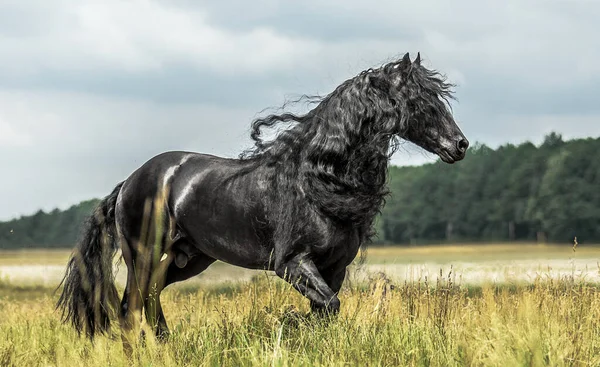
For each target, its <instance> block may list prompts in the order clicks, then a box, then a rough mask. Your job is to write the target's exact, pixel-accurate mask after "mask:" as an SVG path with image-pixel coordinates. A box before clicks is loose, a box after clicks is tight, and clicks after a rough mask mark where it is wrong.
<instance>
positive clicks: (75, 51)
mask: <svg viewBox="0 0 600 367" xmlns="http://www.w3.org/2000/svg"><path fill="white" fill-rule="evenodd" d="M599 20H600V3H598V2H592V1H583V0H581V1H577V0H573V1H569V2H568V3H567V2H563V1H554V0H547V1H527V2H525V1H518V0H509V1H505V2H493V3H490V2H483V1H475V0H460V1H453V2H449V1H441V0H435V1H427V0H424V1H419V2H411V3H406V2H398V1H395V0H385V1H380V2H378V3H377V5H373V3H368V2H360V1H353V0H350V1H349V0H332V1H327V2H323V1H320V0H306V1H303V2H283V1H275V0H256V1H253V2H247V1H241V0H235V1H228V2H189V1H166V0H164V1H149V0H127V1H123V0H106V1H103V2H96V1H92V0H82V1H78V2H72V1H67V0H55V1H51V2H48V1H42V0H31V1H18V0H5V1H2V2H0V83H1V86H0V162H1V164H2V166H3V168H4V171H3V172H6V174H5V175H3V180H2V182H0V202H2V203H3V205H2V206H1V207H0V219H4V218H8V217H11V216H15V215H18V214H22V213H30V212H33V211H35V210H36V209H37V208H39V207H43V208H45V209H51V208H52V207H54V206H56V205H59V206H61V207H64V206H65V205H67V204H72V203H75V202H77V201H79V200H82V199H87V198H89V197H94V196H100V195H104V194H105V193H106V192H107V188H110V187H111V186H112V185H113V184H114V183H115V182H116V181H118V180H121V179H123V178H125V177H126V176H127V175H128V174H130V173H131V171H132V170H133V169H135V168H137V167H138V166H139V165H140V164H142V163H143V162H144V161H145V160H146V159H148V158H150V157H151V156H152V155H153V154H157V153H160V152H162V151H164V150H171V149H187V150H195V151H201V152H206V153H211V154H218V155H226V156H235V155H237V153H239V152H240V151H241V150H242V149H244V148H245V147H247V145H248V144H249V137H248V129H249V124H250V121H251V119H252V118H253V117H254V116H255V114H256V112H257V111H260V110H261V109H262V108H264V107H268V106H278V105H280V104H281V103H282V102H283V101H284V96H286V95H288V96H293V95H297V94H302V93H307V94H314V93H319V94H326V93H329V92H330V91H332V90H333V88H335V87H336V86H337V85H339V84H340V83H341V82H342V81H343V80H345V79H346V78H349V77H352V76H354V75H355V74H356V73H358V72H360V71H361V70H363V69H366V68H368V67H372V66H378V65H380V64H381V63H383V62H386V61H390V60H391V59H392V58H394V57H400V56H402V55H403V54H404V53H405V52H407V51H410V53H411V56H412V57H414V56H415V54H416V52H417V51H420V52H421V55H422V57H423V58H424V62H425V63H426V64H427V65H429V66H431V67H433V68H435V69H438V70H440V71H442V72H444V73H445V74H447V75H448V76H449V78H450V81H452V82H455V83H457V84H458V88H457V95H458V97H459V100H460V103H459V104H456V105H455V109H454V111H455V116H456V119H457V121H458V122H459V124H460V126H461V128H462V129H463V131H464V132H465V134H466V135H467V137H468V138H469V139H470V140H471V142H475V141H480V142H484V143H486V144H488V145H491V146H497V145H499V144H502V143H505V142H507V141H511V142H520V141H523V140H526V139H529V140H534V141H536V142H539V140H540V139H541V138H542V137H543V135H544V134H546V133H547V132H549V131H550V130H556V131H558V132H561V133H563V135H564V136H565V137H567V138H568V137H580V136H586V135H600V130H599V129H600V124H599V123H598V122H599V119H600V116H598V108H597V102H596V101H595V100H594V99H593V98H590V96H592V97H593V96H594V93H595V92H597V91H598V90H599V89H598V88H596V89H590V88H594V87H595V86H596V85H598V83H597V81H599V80H600V66H599V65H600V63H598V62H597V60H598V59H600V43H599V42H600V37H597V34H598V31H597V26H596V24H597V23H598V21H599ZM161 78H162V79H161ZM238 81H239V82H238ZM581 85H584V87H585V86H587V88H588V89H584V88H583V87H581ZM590 86H591V87H590ZM549 91H551V92H552V93H549ZM577 93H580V94H581V98H579V97H580V96H579V95H577V98H573V95H574V94H577ZM215 96H218V98H212V99H211V97H215ZM253 97H254V98H253ZM565 97H570V98H565ZM271 98H272V99H271ZM511 98H512V99H511ZM209 100H210V101H215V102H213V104H211V103H209V102H208V101H209ZM575 104H577V106H576V107H572V105H575ZM568 108H570V109H571V110H569V111H565V109H568ZM561 109H562V110H561ZM573 109H575V110H579V111H576V112H573ZM433 160H435V157H434V156H433V155H431V154H428V153H425V152H424V151H423V150H421V149H419V148H416V147H413V146H411V145H409V144H406V145H404V146H403V148H402V149H401V151H400V152H399V153H397V154H396V155H395V156H394V158H393V163H395V164H407V163H408V164H417V163H422V162H429V161H433Z"/></svg>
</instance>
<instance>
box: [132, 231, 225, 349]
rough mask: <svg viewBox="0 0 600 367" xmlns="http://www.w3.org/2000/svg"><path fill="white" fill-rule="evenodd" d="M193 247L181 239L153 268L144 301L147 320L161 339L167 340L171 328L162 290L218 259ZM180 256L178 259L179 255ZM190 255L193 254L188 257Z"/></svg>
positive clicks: (201, 270) (198, 271) (195, 273)
mask: <svg viewBox="0 0 600 367" xmlns="http://www.w3.org/2000/svg"><path fill="white" fill-rule="evenodd" d="M190 248H192V247H191V245H189V243H188V242H187V241H186V240H185V239H183V238H182V239H179V240H177V241H176V242H175V243H173V244H172V245H171V246H170V250H169V253H168V254H166V256H164V255H163V258H162V259H161V261H160V263H159V264H158V265H157V266H155V267H154V268H153V271H152V277H151V281H150V285H149V292H148V296H147V297H146V298H145V301H144V308H145V310H146V321H147V322H148V324H149V325H151V326H152V328H153V329H154V331H155V335H156V337H157V338H158V339H159V340H165V339H166V337H168V335H169V328H168V326H167V321H166V319H165V315H164V313H163V310H162V305H161V302H160V293H161V291H162V290H163V289H164V288H165V287H166V286H168V285H169V284H172V283H175V282H179V281H182V280H186V279H188V278H191V277H193V276H195V275H198V274H200V273H201V272H203V271H204V270H206V268H208V267H209V266H210V265H211V264H212V263H214V262H215V261H216V260H215V259H213V258H212V257H209V256H206V255H204V254H202V253H199V252H193V253H189V254H185V253H184V252H183V249H185V251H186V252H189V249H190ZM178 255H179V256H180V257H179V259H178V260H176V257H177V256H178ZM188 255H192V256H191V257H188Z"/></svg>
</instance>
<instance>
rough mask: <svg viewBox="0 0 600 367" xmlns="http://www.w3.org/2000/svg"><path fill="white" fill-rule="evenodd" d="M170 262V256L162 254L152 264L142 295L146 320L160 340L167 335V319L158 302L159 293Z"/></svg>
mask: <svg viewBox="0 0 600 367" xmlns="http://www.w3.org/2000/svg"><path fill="white" fill-rule="evenodd" d="M171 262H172V256H163V257H162V258H161V259H160V262H158V264H154V266H153V268H152V273H151V275H150V281H149V284H148V292H147V294H146V295H145V297H144V309H145V311H146V322H147V323H148V325H150V327H151V328H152V330H154V334H155V336H156V337H157V339H159V340H161V341H163V340H165V339H166V338H167V337H168V335H169V328H168V326H167V320H166V319H165V315H164V313H163V310H162V305H161V303H160V293H161V292H162V290H163V289H164V288H165V287H166V284H165V282H166V279H167V270H168V268H169V265H170V263H171Z"/></svg>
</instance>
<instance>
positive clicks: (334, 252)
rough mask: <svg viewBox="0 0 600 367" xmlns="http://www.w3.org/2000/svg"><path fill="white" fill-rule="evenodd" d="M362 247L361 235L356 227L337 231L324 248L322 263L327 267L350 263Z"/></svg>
mask: <svg viewBox="0 0 600 367" xmlns="http://www.w3.org/2000/svg"><path fill="white" fill-rule="evenodd" d="M359 247H360V236H359V234H358V231H356V230H354V229H345V230H339V231H336V233H335V234H334V235H333V236H331V238H330V240H329V241H327V243H326V244H325V246H323V248H321V250H322V257H321V259H322V261H321V263H322V265H323V266H325V267H328V266H331V265H334V264H343V265H348V264H350V263H351V262H352V260H354V258H355V257H356V254H357V253H358V249H359Z"/></svg>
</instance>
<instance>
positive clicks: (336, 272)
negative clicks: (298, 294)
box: [310, 266, 346, 314]
mask: <svg viewBox="0 0 600 367" xmlns="http://www.w3.org/2000/svg"><path fill="white" fill-rule="evenodd" d="M321 274H322V276H323V279H324V280H325V282H326V283H327V285H328V286H329V288H331V290H332V291H333V292H334V293H335V294H336V295H338V292H339V291H340V289H341V288H342V284H343V283H344V279H345V278H346V267H345V266H344V267H334V268H331V269H328V270H326V271H321ZM310 309H311V311H313V312H314V313H317V314H320V313H323V311H326V309H324V308H323V307H322V306H321V305H320V304H318V303H316V302H313V301H311V302H310Z"/></svg>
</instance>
